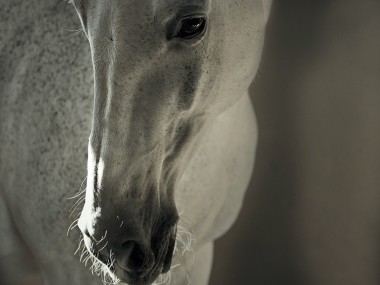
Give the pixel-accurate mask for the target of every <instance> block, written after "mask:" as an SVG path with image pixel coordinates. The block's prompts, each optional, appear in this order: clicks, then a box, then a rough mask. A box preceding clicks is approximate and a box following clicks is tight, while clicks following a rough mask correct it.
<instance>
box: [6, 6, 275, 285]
mask: <svg viewBox="0 0 380 285" xmlns="http://www.w3.org/2000/svg"><path fill="white" fill-rule="evenodd" d="M6 2H7V3H4V5H3V7H2V9H1V11H0V51H1V53H0V54H1V57H0V83H1V85H0V94H1V95H0V222H1V223H0V232H1V235H0V270H1V272H0V275H1V277H0V281H1V283H2V284H25V283H27V282H29V283H28V284H30V280H31V279H28V278H29V277H31V276H41V278H42V279H43V281H44V284H73V285H76V284H94V285H95V284H101V283H102V282H104V283H113V284H116V283H118V282H123V283H128V284H130V285H145V284H146V285H148V284H169V283H170V284H175V285H182V284H190V283H191V284H197V285H205V284H207V283H208V282H209V277H210V271H211V266H212V256H213V242H214V240H215V239H217V238H218V237H220V236H222V235H223V234H224V233H225V232H226V231H227V230H228V229H229V228H230V227H231V226H232V224H233V223H234V221H235V220H236V218H237V215H238V213H239V211H240V208H241V205H242V201H243V198H244V193H245V191H246V188H247V185H248V182H249V180H250V177H251V173H252V170H253V164H254V156H255V145H256V141H257V126H256V119H255V115H254V110H253V107H252V104H251V101H250V98H249V94H248V87H249V85H250V84H251V82H252V81H253V79H254V77H255V75H256V73H257V70H258V66H259V62H260V57H261V53H262V48H263V42H264V32H265V25H266V20H267V18H268V11H269V6H270V1H269V0H237V1H216V0H186V1H184V0H183V1H182V0H160V1H159V0H103V1H94V0H72V1H70V2H71V3H70V5H68V4H67V3H65V2H64V1H62V0H55V1H51V0H49V1H48V0H34V1H22V0H6ZM72 6H74V8H73V7H72ZM75 11H76V13H75ZM78 16H79V20H78V18H77V17H78ZM77 24H78V25H81V26H82V32H83V33H82V32H81V31H79V33H82V34H84V36H82V37H80V36H77V35H76V34H77V33H75V32H72V31H71V32H70V31H68V29H69V28H72V27H75V26H76V25H77ZM87 42H88V43H89V44H88V43H87ZM89 134H90V136H89V139H88V140H87V138H88V135H89ZM86 146H87V150H86ZM86 160H87V166H86V163H85V161H86ZM85 177H86V178H85ZM83 178H85V179H84V180H83ZM81 181H83V182H82V186H83V187H79V186H80V182H81ZM79 188H80V189H79ZM78 190H79V191H78ZM83 203H84V204H83ZM70 213H71V214H70ZM80 261H82V262H83V263H85V265H82V264H80ZM87 263H88V264H87ZM32 265H33V266H32ZM86 266H87V267H90V268H87V269H86V268H85V267H86ZM30 268H32V269H30ZM89 269H90V270H89ZM91 271H92V273H96V274H91ZM97 275H100V277H98V276H97ZM36 278H37V279H38V278H39V277H36ZM36 282H37V281H36Z"/></svg>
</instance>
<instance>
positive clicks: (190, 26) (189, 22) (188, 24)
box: [176, 17, 206, 39]
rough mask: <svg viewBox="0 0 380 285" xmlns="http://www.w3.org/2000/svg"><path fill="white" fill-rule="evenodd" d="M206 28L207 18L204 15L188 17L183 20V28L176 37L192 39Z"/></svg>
mask: <svg viewBox="0 0 380 285" xmlns="http://www.w3.org/2000/svg"><path fill="white" fill-rule="evenodd" d="M205 28H206V19H205V18H202V17H194V18H186V19H183V20H182V23H181V28H180V29H179V31H178V34H177V36H176V37H178V38H182V39H192V38H195V37H196V36H199V35H200V34H202V33H203V32H204V30H205Z"/></svg>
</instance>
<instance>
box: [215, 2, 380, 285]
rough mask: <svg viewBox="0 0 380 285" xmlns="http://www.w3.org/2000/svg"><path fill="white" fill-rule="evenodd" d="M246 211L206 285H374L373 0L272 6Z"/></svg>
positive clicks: (221, 246)
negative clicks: (253, 163)
mask: <svg viewBox="0 0 380 285" xmlns="http://www.w3.org/2000/svg"><path fill="white" fill-rule="evenodd" d="M251 91H252V92H251V94H252V99H253V102H254V105H255V109H256V113H257V117H258V122H259V130H260V137H259V144H258V150H257V160H256V166H255V172H254V175H253V178H252V182H251V185H250V188H249V190H248V193H247V196H246V199H245V204H244V208H243V211H242V213H241V215H240V218H239V220H238V221H237V223H236V224H235V226H234V227H233V228H232V230H231V231H230V232H229V233H228V234H227V235H226V236H224V237H223V238H222V239H220V240H219V241H218V242H217V243H216V250H215V261H214V269H213V273H212V282H211V283H210V284H211V285H227V284H228V285H230V284H238V285H255V284H258V285H276V284H284V285H287V284H289V285H290V284H291V285H296V284H303V285H314V284H318V285H348V284H355V285H378V284H380V273H379V272H380V231H379V230H380V1H379V0H361V1H358V0H341V1H338V0H336V1H333V0H330V1H321V0H318V1H315V0H314V1H307V0H298V1H297V0H286V1H282V0H278V1H274V6H273V10H272V15H271V17H270V20H269V25H268V39H267V46H266V48H265V57H264V60H263V63H262V66H261V70H260V73H259V76H258V77H257V78H256V80H255V83H254V84H253V85H252V87H251Z"/></svg>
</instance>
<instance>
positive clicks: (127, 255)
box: [118, 241, 154, 274]
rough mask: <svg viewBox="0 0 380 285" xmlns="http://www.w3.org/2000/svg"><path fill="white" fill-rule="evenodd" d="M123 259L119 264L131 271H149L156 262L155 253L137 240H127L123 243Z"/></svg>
mask: <svg viewBox="0 0 380 285" xmlns="http://www.w3.org/2000/svg"><path fill="white" fill-rule="evenodd" d="M122 251H123V253H122V254H121V256H122V258H121V260H118V265H119V266H120V267H121V268H122V269H124V270H125V271H127V272H129V273H134V274H136V273H137V274H141V273H147V272H149V270H150V269H151V268H152V266H153V263H154V257H153V254H152V253H151V252H150V250H148V249H144V248H143V247H142V246H141V245H139V244H138V243H137V242H135V241H126V242H124V243H123V245H122Z"/></svg>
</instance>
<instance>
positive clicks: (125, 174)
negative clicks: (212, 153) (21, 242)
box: [74, 0, 264, 284]
mask: <svg viewBox="0 0 380 285" xmlns="http://www.w3.org/2000/svg"><path fill="white" fill-rule="evenodd" d="M74 4H75V7H76V9H77V11H78V13H79V15H80V17H81V21H82V24H83V27H84V31H85V33H86V35H87V37H88V39H89V42H90V46H91V53H92V59H93V66H94V80H95V103H94V118H93V125H92V131H91V136H90V141H89V158H88V180H87V193H86V203H85V206H84V208H83V211H82V215H81V217H80V220H79V227H80V229H81V230H82V232H83V233H84V238H85V242H86V246H87V247H88V249H89V250H90V251H91V252H92V253H94V254H95V255H96V256H97V257H98V258H99V259H100V260H102V261H103V262H105V263H106V262H107V260H110V259H112V257H114V259H115V260H114V261H115V262H114V263H113V265H112V266H110V267H111V270H112V271H113V272H114V274H115V275H116V276H117V277H119V278H120V279H121V280H122V281H124V282H128V283H130V284H148V283H151V282H152V281H153V280H154V279H155V278H157V276H158V275H159V274H160V273H162V272H166V271H168V270H169V269H170V264H171V258H172V253H173V248H174V243H175V237H176V224H177V222H178V214H177V210H176V206H175V202H174V194H175V187H176V184H177V182H178V180H179V178H180V177H181V174H182V172H183V170H184V167H185V166H186V162H187V161H188V160H189V157H190V154H191V152H192V150H193V149H194V145H195V143H196V141H197V137H199V135H200V134H201V132H202V130H204V129H205V128H204V126H206V125H207V124H208V123H209V122H210V121H211V120H212V119H213V118H215V116H216V115H217V114H219V113H221V112H222V111H224V110H225V109H226V108H228V107H229V106H231V105H233V104H234V103H235V102H236V101H237V100H238V99H239V97H240V96H241V95H242V94H244V92H245V91H246V90H247V89H248V86H249V84H250V83H251V81H252V79H253V76H254V75H255V73H256V69H257V66H258V62H259V58H260V53H261V47H262V37H263V30H264V15H263V5H262V1H261V0H238V1H229V0H228V1H227V0H225V1H212V0H101V1H100V0H74Z"/></svg>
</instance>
